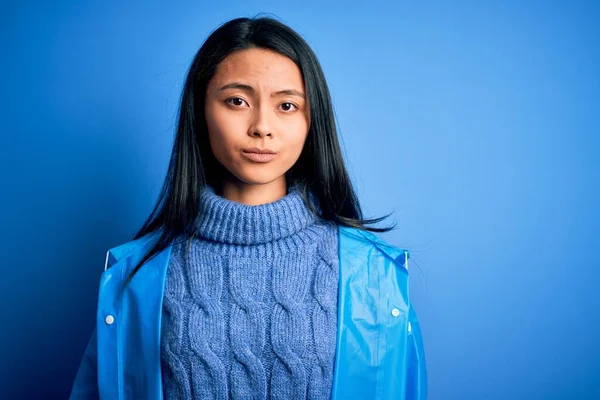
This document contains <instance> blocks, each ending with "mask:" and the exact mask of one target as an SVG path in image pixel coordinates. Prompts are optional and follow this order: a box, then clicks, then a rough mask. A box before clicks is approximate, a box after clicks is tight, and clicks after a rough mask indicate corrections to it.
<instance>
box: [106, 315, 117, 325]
mask: <svg viewBox="0 0 600 400" xmlns="http://www.w3.org/2000/svg"><path fill="white" fill-rule="evenodd" d="M104 322H106V324H107V325H112V323H113V322H115V317H113V316H112V315H107V316H106V318H105V319H104Z"/></svg>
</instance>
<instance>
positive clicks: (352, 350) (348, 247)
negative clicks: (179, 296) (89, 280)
mask: <svg viewBox="0 0 600 400" xmlns="http://www.w3.org/2000/svg"><path fill="white" fill-rule="evenodd" d="M157 239H158V234H157V233H156V232H155V233H150V234H148V235H146V236H144V237H142V238H139V239H137V240H135V241H131V242H129V243H125V244H123V245H121V246H118V247H115V248H113V249H111V250H109V252H108V253H107V260H106V267H105V271H104V273H103V274H102V277H101V281H100V293H99V297H98V311H97V316H96V329H95V330H94V332H93V334H92V337H91V339H90V341H89V344H88V346H87V349H86V351H85V354H84V356H83V360H82V361H81V365H80V367H79V371H78V372H77V376H76V378H75V382H74V385H73V389H72V392H71V399H93V398H101V399H123V400H125V399H136V400H137V399H152V400H154V399H162V398H163V392H162V378H161V363H160V329H161V314H162V313H161V310H162V300H163V291H164V283H165V277H166V271H167V266H168V262H169V256H170V253H171V247H167V248H166V249H165V250H163V251H162V252H160V253H159V254H158V255H156V256H155V257H154V258H152V259H151V260H150V261H148V262H147V263H146V264H145V265H144V266H143V267H142V268H141V269H140V270H139V271H138V272H137V273H136V275H135V277H134V278H133V279H132V280H131V282H130V283H129V285H128V286H127V287H126V288H125V290H124V291H123V292H122V294H120V289H121V287H122V285H123V283H124V281H125V279H126V277H127V276H128V274H129V272H130V271H131V270H132V269H133V268H134V267H135V265H136V264H137V263H138V262H139V261H141V259H142V257H143V256H144V255H145V254H146V253H147V252H149V251H150V249H151V247H152V245H153V244H154V243H155V242H156V240H157ZM339 249H340V250H339V257H340V258H339V260H340V282H339V302H338V331H337V344H336V352H335V367H334V377H333V390H332V399H333V400H342V399H344V400H346V399H360V400H367V399H378V400H391V399H394V400H398V399H410V400H412V399H419V400H421V399H425V398H426V395H427V373H426V368H425V356H424V349H423V342H422V338H421V331H420V328H419V323H418V320H417V315H416V313H415V311H414V308H413V307H412V305H411V303H410V299H409V295H408V294H409V291H408V288H409V282H408V270H407V266H408V258H409V252H408V251H406V250H401V249H398V248H396V247H393V246H390V245H389V244H387V243H386V242H384V241H383V240H381V239H379V238H378V237H377V236H375V235H373V234H372V233H369V232H366V231H362V230H358V229H354V228H347V227H340V229H339ZM109 267H110V268H109Z"/></svg>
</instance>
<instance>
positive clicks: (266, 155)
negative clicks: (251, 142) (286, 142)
mask: <svg viewBox="0 0 600 400" xmlns="http://www.w3.org/2000/svg"><path fill="white" fill-rule="evenodd" d="M242 155H243V156H244V157H245V158H247V159H248V160H250V161H254V162H258V163H266V162H269V161H271V160H272V159H274V158H275V157H277V153H276V152H274V151H273V150H269V149H258V148H251V149H243V150H242Z"/></svg>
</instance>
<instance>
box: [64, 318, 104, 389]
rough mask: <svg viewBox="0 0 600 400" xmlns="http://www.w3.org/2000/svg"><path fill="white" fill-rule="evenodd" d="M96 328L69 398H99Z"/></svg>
mask: <svg viewBox="0 0 600 400" xmlns="http://www.w3.org/2000/svg"><path fill="white" fill-rule="evenodd" d="M97 348H98V346H97V340H96V329H95V328H94V331H93V332H92V336H91V338H90V341H89V342H88V345H87V348H86V349H85V352H84V354H83V358H82V360H81V364H80V365H79V370H78V371H77V375H76V376H75V382H74V383H73V388H72V389H71V396H70V397H69V399H70V400H84V399H85V400H87V399H99V398H100V397H99V394H98V377H97V366H98V364H97V362H98V361H97V360H98V353H97V352H98V350H97Z"/></svg>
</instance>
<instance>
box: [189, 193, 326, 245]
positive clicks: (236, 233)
mask: <svg viewBox="0 0 600 400" xmlns="http://www.w3.org/2000/svg"><path fill="white" fill-rule="evenodd" d="M200 201H201V203H202V206H201V213H200V216H199V218H198V220H197V225H196V233H197V234H198V235H199V236H201V237H204V238H206V239H209V240H212V241H215V242H222V243H229V244H244V245H248V244H259V243H266V242H270V241H273V240H279V239H282V238H285V237H288V236H291V235H294V234H295V233H298V232H299V231H301V230H304V229H306V228H307V227H309V226H310V225H312V224H314V223H315V222H316V221H317V218H316V217H315V215H314V214H313V213H312V212H311V210H310V209H309V207H307V204H306V203H305V201H304V198H303V196H302V195H301V193H300V192H299V190H298V188H297V187H291V188H290V190H289V193H288V194H286V195H285V196H283V197H281V198H279V199H278V200H276V201H273V202H268V203H265V204H259V205H246V204H241V203H239V202H236V201H232V200H229V199H227V198H225V197H223V196H220V195H218V194H217V193H216V192H215V190H214V189H213V188H212V187H211V186H206V187H205V188H204V189H203V190H202V194H201V199H200Z"/></svg>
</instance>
